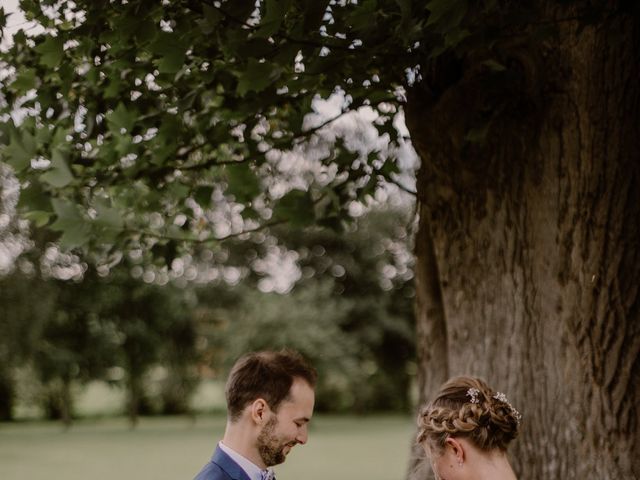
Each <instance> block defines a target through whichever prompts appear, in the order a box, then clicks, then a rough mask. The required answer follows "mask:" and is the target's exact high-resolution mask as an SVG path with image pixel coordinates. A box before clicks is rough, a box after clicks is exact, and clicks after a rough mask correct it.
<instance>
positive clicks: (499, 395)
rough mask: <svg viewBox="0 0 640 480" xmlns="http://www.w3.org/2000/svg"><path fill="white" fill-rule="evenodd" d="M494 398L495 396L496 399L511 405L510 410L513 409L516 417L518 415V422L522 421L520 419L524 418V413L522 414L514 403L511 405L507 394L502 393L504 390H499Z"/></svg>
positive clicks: (512, 411)
mask: <svg viewBox="0 0 640 480" xmlns="http://www.w3.org/2000/svg"><path fill="white" fill-rule="evenodd" d="M493 398H495V399H496V400H498V401H500V402H502V403H504V404H506V405H507V406H508V407H509V410H511V413H512V414H513V416H514V417H516V421H517V422H518V423H520V420H522V415H521V414H520V412H519V411H518V410H516V409H515V408H514V406H513V405H511V403H509V400H508V399H507V396H506V395H505V394H504V393H502V392H497V393H496V394H495V395H494V396H493Z"/></svg>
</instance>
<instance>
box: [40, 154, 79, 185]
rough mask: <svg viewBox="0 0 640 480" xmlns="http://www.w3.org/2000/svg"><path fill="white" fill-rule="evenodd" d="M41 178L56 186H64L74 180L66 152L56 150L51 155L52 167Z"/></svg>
mask: <svg viewBox="0 0 640 480" xmlns="http://www.w3.org/2000/svg"><path fill="white" fill-rule="evenodd" d="M40 179H41V180H42V181H43V182H45V183H48V184H49V185H51V186H52V187H55V188H63V187H66V186H67V185H69V183H71V181H72V180H73V175H72V174H71V170H69V167H68V166H67V161H66V159H65V157H64V154H63V153H62V152H60V151H59V150H54V151H53V154H52V155H51V168H50V169H49V170H47V171H46V172H45V173H43V174H42V175H41V176H40Z"/></svg>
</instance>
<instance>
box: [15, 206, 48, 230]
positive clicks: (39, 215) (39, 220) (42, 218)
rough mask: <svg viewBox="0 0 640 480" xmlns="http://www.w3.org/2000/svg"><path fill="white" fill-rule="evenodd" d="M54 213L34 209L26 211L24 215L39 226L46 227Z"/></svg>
mask: <svg viewBox="0 0 640 480" xmlns="http://www.w3.org/2000/svg"><path fill="white" fill-rule="evenodd" d="M52 215H53V213H51V212H45V211H42V210H33V211H30V212H26V213H24V214H23V215H22V216H23V217H24V218H26V219H27V220H29V221H31V222H33V224H34V225H35V226H36V227H38V228H42V227H44V226H45V225H46V224H47V223H49V220H50V219H51V217H52Z"/></svg>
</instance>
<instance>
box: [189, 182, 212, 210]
mask: <svg viewBox="0 0 640 480" xmlns="http://www.w3.org/2000/svg"><path fill="white" fill-rule="evenodd" d="M211 195H213V187H198V188H197V189H196V191H195V193H194V195H193V198H194V199H195V201H196V202H198V205H200V206H201V207H202V208H209V207H210V206H211Z"/></svg>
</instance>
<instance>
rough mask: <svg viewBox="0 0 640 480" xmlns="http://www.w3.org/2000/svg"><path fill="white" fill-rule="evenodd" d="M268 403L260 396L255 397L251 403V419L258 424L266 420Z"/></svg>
mask: <svg viewBox="0 0 640 480" xmlns="http://www.w3.org/2000/svg"><path fill="white" fill-rule="evenodd" d="M268 411H270V409H269V405H268V404H267V402H266V401H265V400H264V399H262V398H257V399H256V400H254V401H253V403H252V404H251V419H252V420H253V421H254V422H255V423H256V424H258V425H262V424H263V423H264V422H265V421H266V420H267V412H268Z"/></svg>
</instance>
